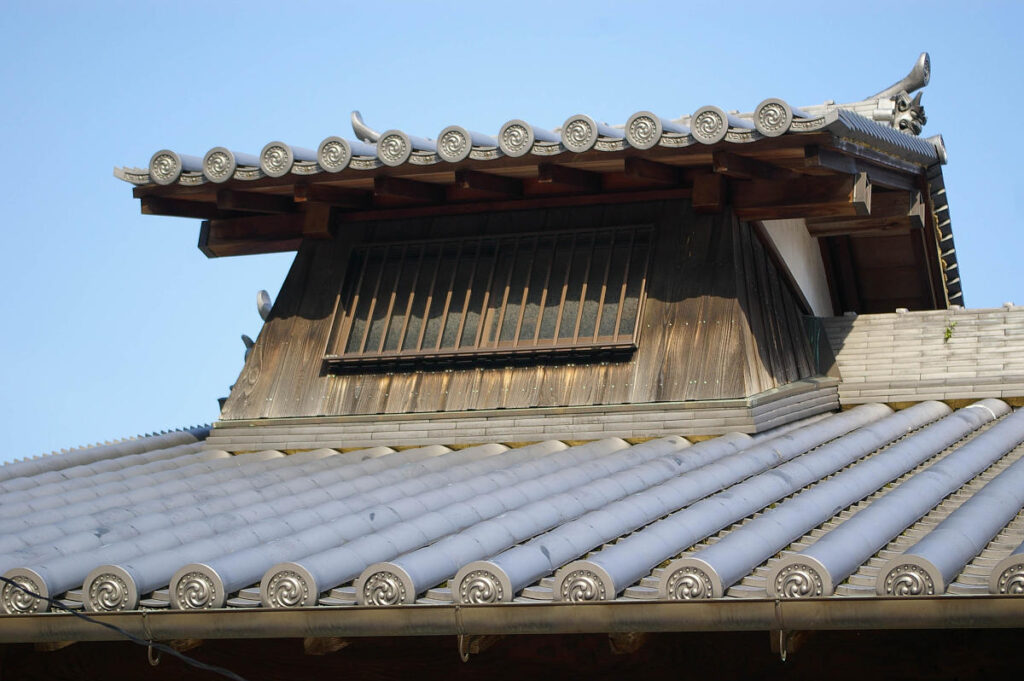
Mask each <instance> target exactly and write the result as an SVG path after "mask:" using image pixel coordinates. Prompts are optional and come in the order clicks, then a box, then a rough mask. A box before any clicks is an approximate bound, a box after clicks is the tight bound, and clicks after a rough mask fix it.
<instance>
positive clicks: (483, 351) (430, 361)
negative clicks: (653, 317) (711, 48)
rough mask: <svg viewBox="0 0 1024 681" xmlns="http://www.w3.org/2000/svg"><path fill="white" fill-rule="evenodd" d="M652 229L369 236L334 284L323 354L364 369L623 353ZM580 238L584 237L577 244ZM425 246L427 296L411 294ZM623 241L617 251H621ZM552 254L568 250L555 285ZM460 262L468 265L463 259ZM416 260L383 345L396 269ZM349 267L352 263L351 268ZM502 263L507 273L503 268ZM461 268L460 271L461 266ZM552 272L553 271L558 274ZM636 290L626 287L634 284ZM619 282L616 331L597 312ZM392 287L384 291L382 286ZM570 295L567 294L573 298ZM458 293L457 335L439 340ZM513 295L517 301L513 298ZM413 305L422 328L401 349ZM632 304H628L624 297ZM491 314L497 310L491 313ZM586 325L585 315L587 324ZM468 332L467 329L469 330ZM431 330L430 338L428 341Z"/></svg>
mask: <svg viewBox="0 0 1024 681" xmlns="http://www.w3.org/2000/svg"><path fill="white" fill-rule="evenodd" d="M626 235H628V243H625V244H620V239H623V238H625V237H626ZM654 235H655V229H654V226H653V225H652V224H627V225H616V226H608V227H596V228H583V229H571V230H554V231H540V230H535V231H527V232H519V233H511V234H509V233H506V234H495V235H473V236H469V237H438V238H430V239H416V240H409V241H375V242H363V243H359V244H355V245H354V246H353V247H352V249H351V250H350V251H349V252H348V254H347V257H348V265H347V268H346V275H345V277H344V278H343V281H342V284H341V288H340V290H339V292H338V299H337V303H336V309H335V313H334V319H333V321H332V324H331V332H330V335H329V338H328V341H327V347H326V351H325V354H324V358H323V359H324V363H325V365H326V367H327V369H328V371H331V372H334V373H339V372H350V371H358V370H361V369H372V368H374V367H378V368H380V367H384V368H386V367H394V366H416V367H418V366H427V365H430V366H433V365H437V366H446V365H450V364H472V363H493V362H502V363H516V362H534V361H539V360H542V359H563V358H564V359H573V358H599V357H622V356H625V355H630V354H632V353H633V352H634V351H635V350H636V349H637V345H638V343H639V337H640V329H641V327H642V325H643V315H644V308H645V303H646V298H647V288H648V279H649V276H650V263H651V250H652V247H653V245H654ZM603 236H607V237H610V238H609V240H608V241H607V246H604V247H605V248H607V250H608V255H607V258H606V259H605V262H604V264H603V272H597V274H598V275H599V276H600V278H601V284H600V286H601V292H600V296H599V298H598V300H597V307H596V317H595V318H594V322H593V329H594V332H593V334H587V335H585V336H583V337H581V329H580V327H581V324H582V323H583V316H584V307H585V305H586V303H587V302H588V298H587V295H588V292H587V288H588V285H589V284H590V283H591V269H592V268H593V267H594V265H595V264H596V261H597V260H598V256H597V255H596V253H597V251H598V249H599V248H602V246H600V245H599V240H600V239H601V238H602V237H603ZM564 239H571V246H570V248H569V249H568V251H567V252H561V253H560V252H559V250H558V249H559V247H560V244H561V243H562V240H564ZM545 240H548V241H550V243H551V244H552V250H551V257H550V258H549V259H548V263H547V271H546V272H541V274H542V275H543V277H544V284H543V286H542V287H541V297H540V302H539V304H538V305H537V312H536V318H535V319H532V320H531V321H530V322H529V323H530V324H532V326H533V329H534V333H533V337H532V339H531V338H529V337H527V338H525V339H524V338H521V334H522V332H523V324H524V318H525V317H526V314H527V312H526V311H527V307H528V303H529V295H530V292H531V285H532V284H533V283H534V265H535V264H536V261H537V257H536V255H537V253H538V251H539V249H540V248H541V243H542V242H544V241H545ZM581 243H582V246H581V245H580V244H581ZM453 247H454V248H455V249H456V256H455V260H454V266H453V267H452V271H451V275H450V277H449V281H448V283H447V285H439V282H438V281H437V277H438V274H439V272H440V271H441V269H442V266H443V263H444V261H445V257H446V249H450V248H453ZM510 247H511V248H514V252H513V256H512V259H511V261H509V262H508V264H507V266H503V265H500V264H499V258H500V257H505V252H504V251H503V250H502V249H503V248H505V249H507V248H510ZM524 247H526V248H532V252H531V253H530V258H529V263H528V269H527V273H526V275H525V277H523V278H522V279H521V280H519V281H521V285H520V284H516V283H514V281H513V280H514V276H515V270H516V268H517V266H519V265H520V252H521V250H522V249H523V248H524ZM431 248H436V253H437V255H436V262H434V261H433V260H431V262H430V263H429V265H428V266H427V268H426V269H428V270H430V269H433V272H432V273H430V277H431V281H430V284H429V286H428V287H427V289H426V292H427V297H426V300H425V302H424V301H419V302H417V293H418V292H419V291H418V290H417V286H418V285H419V280H420V277H421V276H422V275H423V270H424V262H425V261H426V260H427V259H428V258H427V254H428V251H429V250H430V249H431ZM486 248H491V249H493V257H492V258H491V259H492V260H493V262H494V266H493V267H491V269H490V272H488V273H487V275H486V277H487V281H486V284H485V285H484V287H483V290H482V293H483V301H482V303H481V304H480V305H479V307H478V308H477V307H471V306H470V304H471V302H472V300H473V297H474V293H475V292H478V291H479V289H478V288H477V287H476V285H477V283H478V279H477V272H478V269H479V267H480V265H481V264H482V263H483V264H484V265H485V266H486V264H487V257H488V256H486V255H483V252H484V250H485V249H486ZM374 249H383V253H382V255H381V258H380V264H379V265H378V266H377V268H376V270H374V269H373V267H372V266H371V265H370V257H371V256H370V254H371V252H372V251H373V250H374ZM410 249H417V250H418V255H415V254H414V255H413V256H412V257H411V258H410V257H408V256H409V253H410ZM581 249H582V251H586V250H587V249H589V254H588V255H587V256H586V260H585V263H586V264H585V272H584V274H583V276H582V279H581V282H580V284H579V286H575V287H574V286H570V281H569V280H570V277H571V276H572V274H573V273H574V267H573V265H574V263H575V259H576V258H577V257H578V255H579V254H580V253H581V252H582V251H581ZM619 249H623V250H619ZM395 250H397V251H400V255H399V257H398V260H397V262H398V266H397V271H396V273H395V274H394V277H393V279H392V280H391V282H390V284H385V283H384V281H383V280H384V279H385V276H386V275H385V271H386V270H387V269H388V267H389V259H391V258H393V257H394V256H393V255H392V252H393V251H395ZM467 250H473V256H472V258H470V259H467V260H464V255H465V253H466V251H467ZM559 254H561V256H562V257H563V258H565V259H566V262H567V263H568V266H567V267H566V268H565V274H564V277H563V278H562V279H563V280H562V283H561V285H560V287H556V286H554V285H553V283H552V281H551V280H552V277H553V276H557V275H555V267H556V260H558V257H559ZM617 254H619V256H620V257H622V256H624V257H625V262H624V264H623V265H622V273H621V277H617V278H616V279H615V280H614V281H609V277H610V275H611V274H612V270H613V264H614V262H615V260H616V255H617ZM463 263H465V265H463ZM411 264H415V267H416V270H415V273H414V275H413V281H412V284H411V288H410V289H409V291H408V297H407V300H406V301H405V302H404V304H405V311H404V314H402V315H401V318H402V322H401V323H402V328H401V330H400V332H399V335H398V338H397V344H398V349H397V350H390V351H387V350H384V347H385V346H386V345H387V341H388V338H389V336H390V335H391V332H392V325H393V324H394V323H395V319H396V314H395V310H396V303H397V304H399V305H401V303H402V301H396V299H397V298H399V297H400V296H399V289H400V286H401V280H402V273H403V268H404V267H405V266H408V265H411ZM637 265H639V267H640V273H639V276H638V277H637V280H636V281H633V280H631V279H630V277H631V275H635V272H631V269H633V268H635V267H636V266H637ZM353 266H354V267H356V268H358V269H357V271H353ZM460 267H465V268H467V269H469V273H468V279H466V284H467V285H466V286H465V287H456V286H455V281H456V279H459V277H460ZM505 270H507V272H506V271H505ZM368 273H369V276H371V277H376V281H375V282H374V283H373V284H372V294H371V300H370V302H369V307H368V308H366V314H364V315H362V316H360V315H359V314H358V313H359V312H360V304H361V303H363V302H364V301H363V300H362V297H363V296H364V295H365V293H366V287H365V286H364V279H365V277H366V276H367V274H368ZM462 274H463V275H464V274H465V272H464V271H463V272H462ZM502 275H503V276H505V279H506V281H505V285H504V286H503V287H500V288H499V286H500V284H499V283H498V282H496V281H495V277H496V276H502ZM556 281H557V279H556ZM634 284H635V286H634V288H635V290H634V291H631V290H630V288H631V285H634ZM614 286H617V287H618V289H619V298H618V302H617V303H615V313H616V319H615V322H614V326H613V327H612V328H613V333H611V334H605V335H602V334H600V331H601V324H602V315H603V314H604V313H605V308H606V307H607V306H608V305H610V304H611V303H609V302H608V298H607V294H608V293H609V292H610V291H611V290H613V287H614ZM388 289H390V290H388ZM499 292H500V295H501V296H502V300H501V303H500V304H498V305H495V304H494V302H493V300H492V297H495V294H497V293H499ZM438 293H441V294H443V295H445V301H444V306H443V308H442V313H441V318H440V322H439V326H438V327H437V329H436V338H434V337H432V336H428V335H427V328H428V325H429V324H431V323H432V321H431V316H430V315H431V312H432V311H433V309H434V308H433V305H434V298H435V297H436V296H437V294H438ZM552 293H555V294H557V295H558V296H559V302H558V305H557V307H554V306H552V307H548V306H547V304H548V301H549V296H550V295H551V294H552ZM630 293H635V297H636V310H635V313H633V324H632V329H631V330H630V329H627V331H626V332H623V331H622V317H623V314H624V313H623V310H624V307H625V305H626V304H627V302H628V301H630V300H631V296H630V295H629V294H630ZM570 296H574V297H570ZM460 297H461V298H462V299H463V303H462V307H461V309H460V310H459V311H458V312H457V313H458V314H459V315H460V318H459V322H458V327H457V329H456V333H455V337H454V347H441V346H442V344H443V340H444V337H445V335H446V331H447V328H448V327H447V324H448V320H449V315H450V314H451V313H452V310H453V307H452V306H453V304H454V301H455V300H457V299H459V298H460ZM514 297H518V300H515V301H514V300H513V298H514ZM567 301H568V302H571V303H574V305H575V307H576V312H575V321H574V322H573V331H572V333H571V335H568V336H564V335H563V332H562V323H563V320H564V319H565V318H566V303H567ZM381 304H383V305H385V306H386V311H385V314H384V316H383V317H382V318H383V319H384V322H383V328H382V330H381V332H380V337H379V341H378V342H377V347H376V348H375V349H373V350H371V349H369V348H368V344H369V341H370V338H371V335H372V333H373V328H372V326H373V324H374V323H375V321H376V320H375V317H374V315H375V314H376V313H377V308H378V306H379V305H381ZM417 305H423V307H422V317H420V318H419V321H418V324H419V330H418V337H417V340H416V344H415V348H406V349H404V348H403V346H405V345H406V343H407V340H408V339H407V337H406V334H407V333H408V332H409V328H408V327H409V325H410V321H411V320H412V319H413V315H412V312H413V309H414V307H415V306H417ZM630 306H631V304H630ZM510 308H515V309H516V310H517V311H516V312H514V314H516V315H517V319H516V323H515V326H514V327H513V331H512V334H511V338H509V339H505V340H502V338H503V336H504V335H505V333H504V332H505V329H506V327H505V317H506V315H507V314H508V313H509V310H510ZM551 309H554V310H555V312H554V315H555V328H554V331H553V334H552V337H551V338H541V328H542V325H543V322H544V320H545V319H546V315H547V313H548V310H551ZM473 310H476V311H477V314H478V316H477V319H476V321H475V324H476V328H475V332H474V333H473V334H472V335H473V336H474V337H472V338H471V340H472V343H466V342H464V341H465V339H464V338H463V336H464V334H465V332H466V331H467V329H466V325H467V317H468V316H469V313H470V312H471V311H473ZM495 317H497V318H496V319H495ZM360 321H361V328H362V330H361V331H360V333H361V334H362V338H361V339H360V340H359V341H358V344H359V349H358V351H357V352H353V351H352V350H351V349H350V348H349V346H350V344H351V343H352V339H353V333H355V332H357V331H356V330H357V328H358V327H360ZM587 324H588V326H589V322H588V323H587ZM469 331H473V330H472V329H469ZM428 338H429V340H430V347H425V345H426V342H425V341H426V340H427V339H428Z"/></svg>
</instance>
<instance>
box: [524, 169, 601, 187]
mask: <svg viewBox="0 0 1024 681" xmlns="http://www.w3.org/2000/svg"><path fill="white" fill-rule="evenodd" d="M537 181H538V182H540V183H542V184H560V185H562V186H564V187H569V188H571V189H578V190H580V191H585V192H599V191H601V187H602V181H601V173H595V172H592V171H590V170H580V169H579V168H571V167H569V166H561V165H558V164H556V163H541V164H540V165H538V166H537Z"/></svg>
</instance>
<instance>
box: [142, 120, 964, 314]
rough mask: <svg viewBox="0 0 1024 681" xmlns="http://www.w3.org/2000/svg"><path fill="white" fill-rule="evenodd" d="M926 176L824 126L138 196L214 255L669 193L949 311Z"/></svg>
mask: <svg viewBox="0 0 1024 681" xmlns="http://www.w3.org/2000/svg"><path fill="white" fill-rule="evenodd" d="M926 171H927V168H926V167H925V166H923V165H921V164H919V163H916V162H911V161H907V160H905V159H902V158H899V157H897V156H894V155H892V154H890V153H885V152H882V151H879V150H877V149H874V148H871V147H869V146H867V145H866V144H863V143H859V142H855V141H851V140H849V139H846V138H842V137H839V136H838V135H836V134H835V133H833V132H829V131H817V132H807V133H790V134H787V135H783V136H780V137H774V138H763V139H759V140H757V141H756V142H752V143H748V144H742V145H739V144H735V143H732V142H727V141H723V142H719V143H717V144H713V145H703V144H702V145H693V146H688V147H684V148H671V147H663V146H658V147H654V148H652V149H649V150H637V149H632V148H629V147H627V148H625V149H622V150H618V151H605V150H601V151H599V150H596V149H592V150H590V151H587V152H584V153H575V154H574V153H564V152H563V153H560V154H558V155H557V156H551V157H545V156H537V155H526V156H521V157H510V156H503V157H499V158H493V159H488V160H479V159H467V160H465V161H463V162H460V163H457V164H451V163H446V162H441V163H434V164H431V165H422V166H421V165H415V164H410V163H406V164H403V165H402V166H399V167H389V166H383V165H382V166H380V167H377V168H372V169H354V168H349V169H346V170H344V171H342V172H339V173H318V174H315V175H296V174H287V175H285V176H283V177H280V178H274V177H269V176H268V177H262V178H260V179H256V180H238V179H231V180H228V181H226V182H224V183H220V184H217V183H211V182H206V183H203V184H199V185H183V184H177V183H176V184H171V185H156V184H149V185H142V186H137V187H135V188H134V189H133V195H134V196H135V198H138V199H140V203H141V207H142V212H143V213H145V214H153V215H169V216H179V217H191V218H199V219H203V220H204V222H203V225H202V228H201V230H200V240H199V247H200V249H201V250H202V251H203V252H204V253H205V254H206V255H207V256H209V257H223V256H229V255H248V254H256V253H271V252H282V251H290V250H296V249H297V248H298V246H299V245H300V244H301V242H302V240H303V239H326V238H332V237H333V236H334V234H335V233H336V231H337V230H338V229H339V226H340V225H343V224H345V223H352V222H375V221H382V220H390V219H410V218H418V217H430V216H444V215H456V214H469V213H480V212H499V211H514V210H527V209H536V208H547V207H559V206H575V205H592V204H610V203H626V202H637V201H656V200H671V199H691V200H693V202H694V207H695V209H696V210H698V211H700V212H718V211H721V210H723V209H724V208H725V206H726V205H731V206H732V207H733V208H734V210H736V211H737V214H738V216H739V217H740V218H741V219H744V220H747V221H763V220H775V219H786V218H800V217H802V218H806V219H807V220H808V229H809V232H810V233H811V235H812V236H817V237H819V239H820V243H821V245H822V251H823V255H824V258H825V265H826V272H827V275H828V277H829V280H830V287H831V288H832V291H833V298H834V301H833V302H834V303H835V306H836V310H837V311H845V310H853V311H857V312H878V311H891V310H892V309H893V308H894V307H911V308H912V309H933V308H938V307H946V306H947V305H948V300H947V295H946V291H945V289H944V277H943V271H942V262H941V259H940V257H939V253H940V249H939V246H938V239H937V236H936V231H935V230H934V228H933V227H932V226H931V213H932V210H933V208H932V206H931V201H930V196H929V193H928V190H927V179H926ZM901 206H906V211H905V212H901V208H900V207H901ZM880 250H882V251H885V253H884V256H881V255H879V254H878V252H879V251H880ZM880 257H881V258H882V260H883V261H880V260H879V258H880ZM890 279H893V281H894V282H895V286H890V285H889V284H890V281H889V280H890ZM890 292H891V293H892V294H893V295H890ZM883 293H884V295H883Z"/></svg>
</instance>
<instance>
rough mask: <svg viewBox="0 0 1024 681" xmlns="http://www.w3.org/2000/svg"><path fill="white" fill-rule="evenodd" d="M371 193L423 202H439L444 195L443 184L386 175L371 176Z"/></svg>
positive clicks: (442, 199)
mask: <svg viewBox="0 0 1024 681" xmlns="http://www.w3.org/2000/svg"><path fill="white" fill-rule="evenodd" d="M373 193H374V194H375V195H377V196H390V197H395V198H400V199H409V200H411V201H422V202H424V203H441V202H442V201H444V200H445V196H446V192H445V188H444V185H440V184H434V183H432V182H421V181H419V180H410V179H407V178H404V177H390V176H386V175H385V176H380V177H375V178H373Z"/></svg>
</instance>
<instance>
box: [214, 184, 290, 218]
mask: <svg viewBox="0 0 1024 681" xmlns="http://www.w3.org/2000/svg"><path fill="white" fill-rule="evenodd" d="M217 208H219V209H221V210H236V211H241V212H246V213H290V212H292V211H293V210H295V202H294V201H292V199H291V197H290V196H280V195H277V194H260V193H258V192H242V191H238V190H235V189H221V190H220V191H219V192H217Z"/></svg>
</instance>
